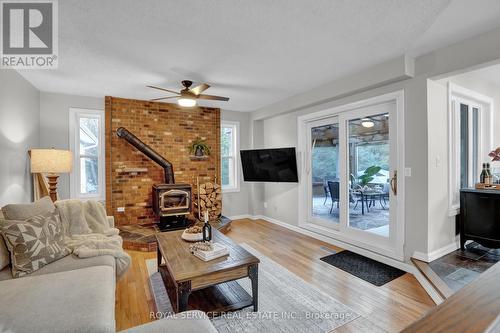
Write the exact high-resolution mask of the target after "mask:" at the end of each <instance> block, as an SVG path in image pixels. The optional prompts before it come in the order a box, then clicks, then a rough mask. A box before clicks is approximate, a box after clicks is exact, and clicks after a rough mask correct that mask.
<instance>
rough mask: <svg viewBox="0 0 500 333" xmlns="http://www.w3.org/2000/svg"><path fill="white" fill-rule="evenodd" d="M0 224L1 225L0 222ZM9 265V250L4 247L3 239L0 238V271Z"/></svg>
mask: <svg viewBox="0 0 500 333" xmlns="http://www.w3.org/2000/svg"><path fill="white" fill-rule="evenodd" d="M0 223H2V222H1V221H0ZM9 264H10V257H9V250H7V247H6V246H5V242H4V240H3V238H2V237H1V236H0V271H1V270H2V269H4V268H5V267H7V266H8V265H9Z"/></svg>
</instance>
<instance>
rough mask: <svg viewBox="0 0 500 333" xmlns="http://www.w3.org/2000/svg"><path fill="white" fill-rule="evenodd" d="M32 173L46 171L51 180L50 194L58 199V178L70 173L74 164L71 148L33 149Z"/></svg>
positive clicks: (53, 198) (54, 198)
mask: <svg viewBox="0 0 500 333" xmlns="http://www.w3.org/2000/svg"><path fill="white" fill-rule="evenodd" d="M30 155H31V173H45V174H47V179H48V182H49V195H50V198H51V199H52V201H54V202H55V201H56V200H57V178H59V174H60V173H69V172H71V168H72V166H73V154H72V153H71V152H70V151H69V150H59V149H53V148H52V149H31V151H30Z"/></svg>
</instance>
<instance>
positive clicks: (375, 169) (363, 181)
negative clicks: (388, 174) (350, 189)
mask: <svg viewBox="0 0 500 333" xmlns="http://www.w3.org/2000/svg"><path fill="white" fill-rule="evenodd" d="M381 169H382V168H381V167H379V166H375V165H372V166H371V167H369V168H366V170H365V172H364V173H363V174H362V175H361V176H359V177H358V179H359V184H360V185H361V186H362V187H365V186H366V185H368V183H369V182H371V181H372V180H373V179H374V177H373V176H375V175H376V174H377V173H379V171H380V170H381Z"/></svg>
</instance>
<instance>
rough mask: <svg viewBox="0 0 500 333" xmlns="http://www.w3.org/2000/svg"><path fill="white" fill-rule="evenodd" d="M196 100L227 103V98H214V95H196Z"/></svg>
mask: <svg viewBox="0 0 500 333" xmlns="http://www.w3.org/2000/svg"><path fill="white" fill-rule="evenodd" d="M196 97H197V98H198V99H210V100H214V101H226V102H227V101H229V97H222V96H214V95H198V96H196Z"/></svg>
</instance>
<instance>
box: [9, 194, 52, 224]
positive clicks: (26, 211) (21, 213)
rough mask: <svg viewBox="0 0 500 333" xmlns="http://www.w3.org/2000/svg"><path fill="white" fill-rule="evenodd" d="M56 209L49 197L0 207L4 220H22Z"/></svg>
mask: <svg viewBox="0 0 500 333" xmlns="http://www.w3.org/2000/svg"><path fill="white" fill-rule="evenodd" d="M55 209H56V206H54V203H53V202H52V200H51V199H50V197H43V198H41V199H40V200H37V201H35V202H33V203H29V204H12V205H7V206H5V207H3V208H2V212H3V215H4V217H5V219H6V220H17V221H24V220H27V219H29V218H31V217H33V216H35V215H44V214H47V213H52V212H53V211H54V210H55Z"/></svg>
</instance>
